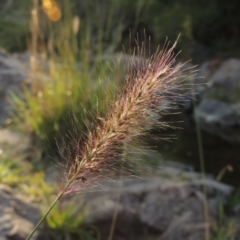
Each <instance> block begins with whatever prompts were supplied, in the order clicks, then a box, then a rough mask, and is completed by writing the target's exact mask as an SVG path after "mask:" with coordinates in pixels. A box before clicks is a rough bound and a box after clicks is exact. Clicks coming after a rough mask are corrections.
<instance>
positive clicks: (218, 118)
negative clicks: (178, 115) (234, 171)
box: [194, 59, 240, 143]
mask: <svg viewBox="0 0 240 240" xmlns="http://www.w3.org/2000/svg"><path fill="white" fill-rule="evenodd" d="M213 65H214V64H212V65H211V64H210V63H209V62H208V63H204V64H203V66H202V67H201V71H200V73H199V74H203V75H205V76H206V79H205V80H204V81H205V83H203V84H200V85H196V87H195V88H196V89H197V90H196V92H197V94H198V95H199V97H198V99H199V103H198V105H197V106H196V108H195V111H194V114H195V117H198V118H199V122H200V125H201V128H202V129H204V130H206V131H207V132H210V133H212V134H214V135H217V136H220V137H221V138H223V139H225V140H228V141H231V142H238V143H239V142H240V60H238V59H229V60H226V61H225V62H221V61H219V62H217V63H216V64H215V65H214V66H213ZM211 67H212V68H211ZM216 69H217V70H216ZM198 83H199V82H198Z"/></svg>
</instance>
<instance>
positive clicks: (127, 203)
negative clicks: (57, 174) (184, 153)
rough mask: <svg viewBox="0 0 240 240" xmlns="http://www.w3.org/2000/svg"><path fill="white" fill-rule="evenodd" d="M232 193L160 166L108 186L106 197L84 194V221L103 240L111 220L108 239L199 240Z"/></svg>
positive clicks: (177, 170)
mask: <svg viewBox="0 0 240 240" xmlns="http://www.w3.org/2000/svg"><path fill="white" fill-rule="evenodd" d="M203 186H206V189H207V198H206V197H205V195H204V193H203V190H202V189H203ZM232 191H233V188H232V187H230V186H227V185H225V184H221V183H219V182H216V181H215V180H213V179H212V178H210V177H207V179H206V180H204V181H203V180H202V179H201V176H200V174H197V173H196V174H195V173H194V172H192V171H186V170H184V169H176V168H174V167H170V166H165V167H164V170H156V171H155V172H154V174H152V175H151V176H148V177H144V178H142V179H134V180H125V181H123V182H120V183H119V184H118V185H113V186H110V188H109V191H108V192H107V193H101V194H99V193H97V194H93V193H91V194H90V195H89V194H86V195H85V199H87V200H86V206H87V209H88V215H87V216H86V219H85V221H87V222H91V223H92V224H93V225H95V226H96V227H98V229H99V230H100V231H101V233H102V235H103V237H105V238H106V239H107V236H108V234H109V231H110V227H111V226H112V223H113V219H114V216H117V218H116V222H115V231H114V238H113V239H125V240H127V239H131V236H135V239H159V240H160V239H162V240H163V239H164V240H170V239H173V240H175V239H176V240H179V239H184V240H192V239H199V240H200V239H201V240H202V239H204V230H205V229H206V228H211V227H212V225H213V224H214V223H215V222H216V221H217V218H218V207H219V203H220V202H221V204H224V205H225V204H227V197H228V196H229V194H231V192H232ZM204 204H206V205H207V207H208V212H209V222H208V223H206V221H205V216H204ZM116 214H117V215H116ZM145 235H146V238H144V236H145ZM140 236H141V238H140ZM105 238H104V239H105Z"/></svg>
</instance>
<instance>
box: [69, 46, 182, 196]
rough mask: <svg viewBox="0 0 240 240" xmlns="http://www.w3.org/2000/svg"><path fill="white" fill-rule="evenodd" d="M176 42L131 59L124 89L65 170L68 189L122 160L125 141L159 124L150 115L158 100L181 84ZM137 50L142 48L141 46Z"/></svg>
mask: <svg viewBox="0 0 240 240" xmlns="http://www.w3.org/2000/svg"><path fill="white" fill-rule="evenodd" d="M175 46H176V42H175V44H174V45H173V46H172V47H171V48H169V49H167V48H168V46H165V47H164V49H163V50H162V51H157V52H156V53H155V54H154V55H153V56H152V57H150V58H148V59H143V57H142V58H139V59H138V61H137V62H136V61H135V62H134V61H133V60H132V62H131V64H130V65H131V66H130V74H129V76H128V79H127V82H126V87H125V89H124V90H123V91H122V93H121V95H120V97H119V99H118V100H117V101H116V102H115V103H114V104H113V106H112V109H111V110H110V111H109V113H108V115H107V117H106V118H105V119H101V120H100V124H99V125H98V126H97V127H96V130H95V131H93V132H90V133H89V135H88V139H87V141H86V143H85V145H84V146H83V147H82V149H81V154H80V155H78V156H77V157H76V158H75V160H74V161H73V162H72V165H71V166H70V167H69V169H68V170H67V174H66V175H67V183H68V184H69V190H70V189H71V188H72V191H73V192H75V190H76V189H74V188H77V187H78V186H80V185H82V184H81V183H86V181H88V179H92V178H94V176H95V175H97V174H98V173H99V172H100V171H101V170H102V169H103V170H105V169H108V168H111V167H113V166H114V165H115V164H116V163H117V162H118V161H121V150H122V149H123V146H124V143H125V142H126V141H128V142H131V138H134V139H136V138H137V137H141V136H143V135H144V133H145V131H144V130H145V128H146V126H148V127H151V126H154V125H159V124H161V122H159V119H154V118H152V117H151V116H152V115H153V113H156V112H159V111H163V109H161V108H160V107H159V106H160V104H161V101H164V100H165V99H167V98H171V101H174V99H173V98H174V94H171V93H170V92H171V90H173V89H176V88H178V87H179V86H180V82H178V77H177V75H178V74H179V73H180V72H181V68H182V66H183V64H177V65H175V66H174V65H173V64H174V63H175V57H176V54H174V48H175ZM139 49H140V48H139ZM138 51H139V52H142V53H144V52H145V50H144V49H143V50H138ZM69 192H71V191H68V193H69Z"/></svg>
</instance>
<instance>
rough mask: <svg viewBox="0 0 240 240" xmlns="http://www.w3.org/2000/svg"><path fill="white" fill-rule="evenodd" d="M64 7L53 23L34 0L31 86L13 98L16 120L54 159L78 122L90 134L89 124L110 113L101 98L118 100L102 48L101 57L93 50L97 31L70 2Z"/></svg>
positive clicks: (99, 46)
mask: <svg viewBox="0 0 240 240" xmlns="http://www.w3.org/2000/svg"><path fill="white" fill-rule="evenodd" d="M64 7H65V8H64V9H63V10H64V12H63V17H62V19H61V20H59V22H57V23H56V22H54V23H51V22H50V20H48V19H47V17H46V16H45V15H44V14H43V13H42V10H41V6H40V5H39V4H38V1H34V7H33V10H32V20H31V30H32V39H31V40H32V41H31V46H30V50H31V56H30V65H31V69H30V72H29V75H30V77H31V82H30V86H25V88H24V91H23V94H22V95H21V96H19V95H15V94H12V99H11V102H12V104H13V106H14V109H15V114H14V117H13V118H14V120H15V121H16V122H18V123H20V125H24V129H27V131H28V132H30V133H33V136H36V138H37V139H40V141H41V142H42V145H43V147H44V150H45V151H48V150H51V151H50V152H49V151H48V154H49V153H56V152H57V150H58V147H57V146H56V139H57V142H58V143H59V144H60V139H59V136H60V135H61V138H65V136H66V135H68V134H70V135H71V133H69V131H70V130H69V129H70V127H69V126H70V124H71V121H72V119H73V118H75V119H76V120H77V122H78V123H79V124H78V125H79V128H80V129H81V131H83V132H86V129H87V127H86V122H91V121H92V119H93V118H94V117H93V116H95V115H96V113H97V112H98V114H100V115H102V114H103V113H104V111H105V109H106V106H105V104H104V101H101V100H100V99H103V98H104V99H108V98H112V96H113V94H114V92H115V87H114V81H112V82H111V83H110V82H108V81H107V80H106V78H105V75H104V74H106V75H108V74H110V73H111V71H112V70H111V69H110V67H108V66H107V63H106V64H104V63H102V61H101V60H98V54H101V53H102V50H101V51H100V49H101V47H102V46H101V43H100V42H99V43H98V44H97V46H98V48H99V51H98V52H95V53H94V54H96V56H93V53H92V52H91V51H90V50H91V46H90V43H91V38H92V36H91V34H92V30H93V29H91V28H92V26H91V25H89V24H88V22H87V21H86V22H85V21H81V19H80V18H79V17H78V16H73V15H72V13H71V6H70V3H69V1H64ZM79 34H80V36H81V39H80V40H79V39H78V38H79ZM97 34H103V33H102V32H101V33H97ZM100 65H101V68H100V67H99V66H100ZM103 72H104V74H103ZM103 76H104V77H103ZM107 89H108V90H107ZM89 112H91V114H88V113H89ZM22 123H23V124H22ZM70 132H71V131H70ZM64 141H66V138H65V140H64ZM60 147H61V146H60Z"/></svg>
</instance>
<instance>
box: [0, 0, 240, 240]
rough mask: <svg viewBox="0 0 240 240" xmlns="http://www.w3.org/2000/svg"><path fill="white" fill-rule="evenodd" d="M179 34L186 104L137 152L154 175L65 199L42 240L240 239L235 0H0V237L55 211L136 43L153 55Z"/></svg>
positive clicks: (16, 235) (239, 36)
mask: <svg viewBox="0 0 240 240" xmlns="http://www.w3.org/2000/svg"><path fill="white" fill-rule="evenodd" d="M177 38H178V44H177V47H176V52H180V54H179V55H178V56H177V62H186V61H187V63H186V65H185V67H186V73H185V74H186V75H187V76H186V78H187V85H188V88H185V87H183V88H182V89H179V90H177V91H179V92H181V93H184V94H186V97H185V98H184V101H182V100H181V101H180V100H179V102H178V109H177V111H176V110H174V111H170V112H169V115H167V116H161V118H160V120H161V121H166V122H167V123H169V125H170V126H172V127H167V128H166V129H161V130H157V129H154V130H152V133H153V135H154V136H156V138H155V140H153V139H149V140H146V143H144V144H145V145H146V146H147V148H149V149H153V150H154V152H152V151H146V152H145V153H141V151H138V152H134V153H131V154H132V155H133V156H131V157H133V158H136V159H138V160H139V161H140V164H139V165H140V166H141V167H140V168H143V166H144V165H147V166H148V168H151V169H152V172H151V173H146V171H145V168H143V169H144V170H143V172H144V174H143V173H139V172H138V173H137V176H139V177H140V178H137V179H134V180H132V181H128V180H126V181H122V182H121V183H118V184H117V185H116V186H118V187H116V186H113V187H112V186H111V185H110V186H109V191H108V192H98V193H84V194H77V195H76V196H74V197H72V198H67V199H66V201H62V202H60V203H59V205H58V207H56V208H55V209H54V211H53V212H52V213H51V214H50V216H49V217H48V218H47V220H46V223H45V225H44V226H43V228H42V229H41V230H39V232H38V234H37V236H36V239H64V240H65V239H66V240H67V239H82V240H88V239H89V240H95V239H102V240H105V239H108V240H112V239H116V240H121V239H129V240H135V239H137V240H139V239H140V240H141V239H142V240H152V239H154V240H157V239H159V240H160V239H161V240H163V239H169V240H170V239H174V240H175V239H176V240H178V239H179V240H180V239H189V240H190V239H206V240H209V239H215V240H225V239H226V240H232V239H240V1H239V0H229V1H226V0H208V1H207V0H202V1H192V0H182V1H178V0H168V1H166V0H135V1H128V0H121V1H120V0H21V1H20V0H0V184H1V185H0V216H1V217H0V238H1V236H3V239H16V240H17V239H25V237H26V235H27V234H28V233H29V232H30V230H31V229H32V227H33V225H34V224H36V221H37V220H38V219H39V218H40V216H41V214H42V213H43V212H44V211H45V210H46V208H47V207H48V206H49V205H50V203H51V201H52V200H53V199H54V197H55V196H56V194H57V189H58V184H57V181H56V179H58V175H60V173H61V172H62V171H63V169H62V167H61V166H62V165H64V164H66V162H65V161H67V160H68V159H69V158H71V157H72V156H73V154H74V151H75V147H76V145H77V144H78V143H79V142H81V141H84V139H85V138H86V133H87V131H88V130H89V129H90V130H91V129H93V128H94V126H95V125H96V122H97V120H96V116H98V117H104V116H105V114H106V111H107V108H108V106H109V103H111V102H112V101H114V100H115V99H116V97H117V94H118V93H119V91H120V90H121V89H122V87H123V86H124V81H125V77H126V74H127V70H128V66H129V57H130V56H131V55H132V53H133V51H134V47H136V39H138V42H139V43H141V42H144V41H145V42H147V44H148V40H149V39H150V47H149V52H150V54H153V53H154V52H155V51H156V49H157V47H158V46H160V48H161V47H162V46H163V45H164V43H165V42H166V39H167V41H170V45H171V44H173V43H174V41H175V40H176V39H177ZM123 53H124V54H123ZM134 58H138V56H137V55H135V56H134ZM193 66H195V67H196V68H197V69H198V71H197V73H196V74H195V75H194V76H193V74H192V73H191V71H189V70H187V69H191V68H192V67H193ZM187 95H188V96H190V97H187ZM176 112H179V114H173V113H176ZM159 136H160V139H162V140H160V139H159ZM164 138H167V139H168V140H166V139H164ZM151 166H154V167H151ZM137 168H139V167H137ZM76 202H77V204H76ZM16 205H17V206H18V207H17V208H16V207H15V206H16ZM9 209H10V210H9ZM20 222H21V224H24V227H20V226H21V225H20V224H19V223H20Z"/></svg>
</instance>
